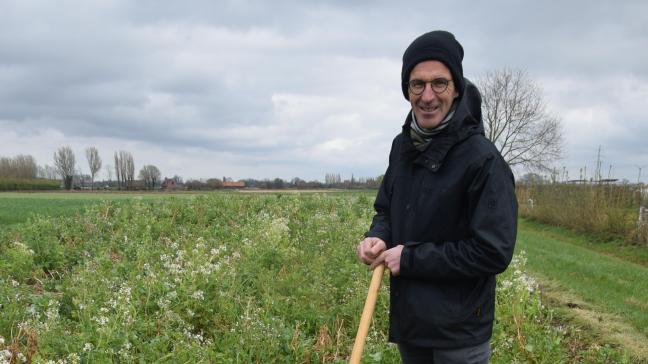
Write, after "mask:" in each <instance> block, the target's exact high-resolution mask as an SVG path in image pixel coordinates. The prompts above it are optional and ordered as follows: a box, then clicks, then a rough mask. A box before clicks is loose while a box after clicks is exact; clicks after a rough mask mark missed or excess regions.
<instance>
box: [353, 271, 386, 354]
mask: <svg viewBox="0 0 648 364" xmlns="http://www.w3.org/2000/svg"><path fill="white" fill-rule="evenodd" d="M384 272H385V265H384V264H380V265H379V266H377V267H376V268H374V271H373V276H371V284H370V285H369V293H367V300H366V301H365V305H364V309H363V310H362V317H360V325H359V326H358V333H357V334H356V338H355V343H354V344H353V351H352V352H351V359H350V360H349V364H359V363H360V358H362V349H364V344H365V340H366V339H367V333H368V332H369V325H370V324H371V316H372V315H373V312H374V308H376V298H377V297H378V290H379V289H380V283H381V282H382V277H383V273H384Z"/></svg>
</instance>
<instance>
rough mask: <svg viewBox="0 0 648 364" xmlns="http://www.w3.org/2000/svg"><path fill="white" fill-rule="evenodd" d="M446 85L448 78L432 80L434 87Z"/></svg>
mask: <svg viewBox="0 0 648 364" xmlns="http://www.w3.org/2000/svg"><path fill="white" fill-rule="evenodd" d="M445 85H446V80H444V79H442V78H439V79H436V80H434V81H432V86H434V87H443V86H445Z"/></svg>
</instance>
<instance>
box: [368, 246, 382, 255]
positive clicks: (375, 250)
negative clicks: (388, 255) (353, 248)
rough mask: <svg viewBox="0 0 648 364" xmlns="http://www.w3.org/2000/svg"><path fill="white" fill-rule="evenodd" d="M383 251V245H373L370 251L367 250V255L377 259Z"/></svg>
mask: <svg viewBox="0 0 648 364" xmlns="http://www.w3.org/2000/svg"><path fill="white" fill-rule="evenodd" d="M384 250H385V247H384V246H383V244H374V245H373V246H372V247H371V249H369V252H368V253H369V255H371V256H372V257H377V256H378V254H380V253H382V252H383V251H384Z"/></svg>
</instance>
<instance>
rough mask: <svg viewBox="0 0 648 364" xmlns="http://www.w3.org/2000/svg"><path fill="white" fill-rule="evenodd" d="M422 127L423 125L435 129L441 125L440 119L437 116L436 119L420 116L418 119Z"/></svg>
mask: <svg viewBox="0 0 648 364" xmlns="http://www.w3.org/2000/svg"><path fill="white" fill-rule="evenodd" d="M416 121H417V122H418V124H419V126H420V127H423V128H425V129H434V128H436V127H437V125H439V122H440V120H437V119H436V118H434V119H426V118H420V119H416Z"/></svg>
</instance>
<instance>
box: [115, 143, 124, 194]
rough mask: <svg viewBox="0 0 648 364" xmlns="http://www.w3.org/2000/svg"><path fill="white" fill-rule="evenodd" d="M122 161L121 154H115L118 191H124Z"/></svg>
mask: <svg viewBox="0 0 648 364" xmlns="http://www.w3.org/2000/svg"><path fill="white" fill-rule="evenodd" d="M121 169H122V168H121V159H120V158H119V153H118V152H115V178H117V189H120V190H121V189H122V174H121Z"/></svg>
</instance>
